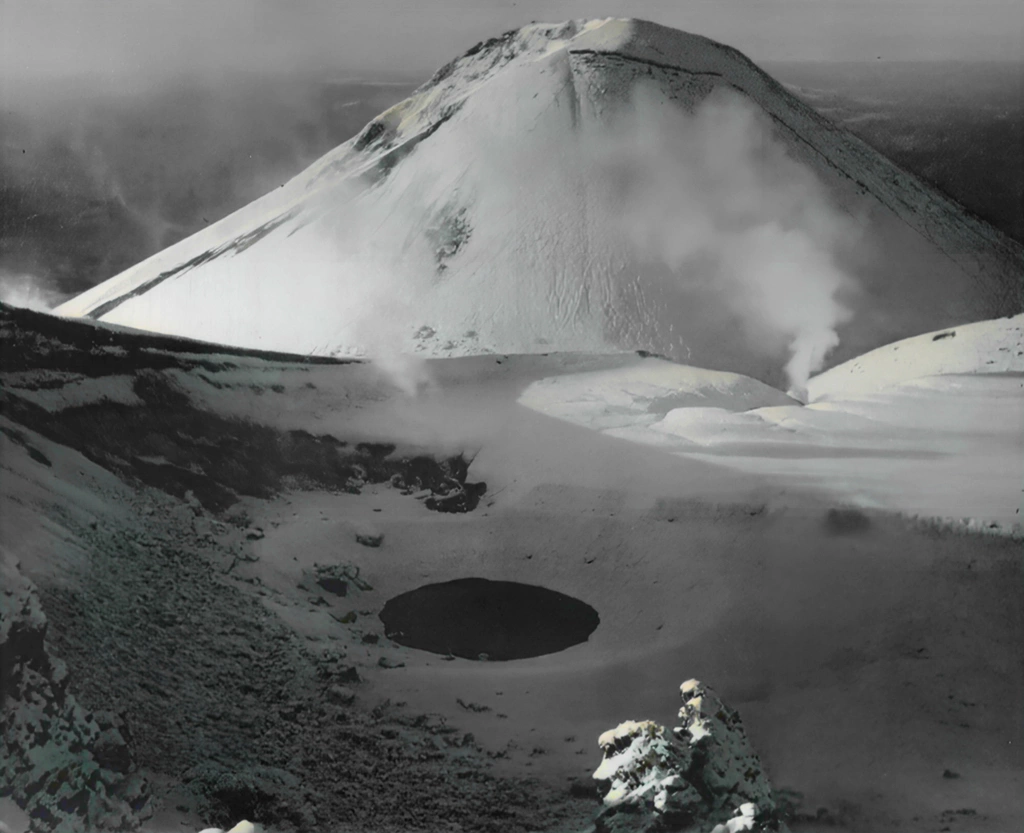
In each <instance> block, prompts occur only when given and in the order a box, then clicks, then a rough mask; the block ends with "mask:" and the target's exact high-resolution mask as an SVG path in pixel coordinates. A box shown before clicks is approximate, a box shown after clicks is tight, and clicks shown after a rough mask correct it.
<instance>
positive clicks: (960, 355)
mask: <svg viewBox="0 0 1024 833" xmlns="http://www.w3.org/2000/svg"><path fill="white" fill-rule="evenodd" d="M976 373H1024V314H1020V315H1015V316H1012V317H1010V318H997V319H995V320H992V321H979V322H977V323H975V324H964V325H962V326H959V327H953V328H951V329H948V330H940V331H937V332H931V333H925V334H924V335H919V336H914V337H913V338H907V339H904V340H903V341H897V342H895V343H894V344H887V345H885V346H884V347H879V348H878V349H877V350H872V351H871V352H869V353H865V354H864V355H863V356H859V357H858V358H856V359H851V360H850V361H848V362H845V363H844V364H841V365H839V366H838V367H833V368H832V369H831V370H829V371H826V372H825V373H822V374H820V375H818V376H815V377H813V378H812V379H811V380H810V382H809V383H808V385H807V390H808V394H809V396H810V401H811V402H815V401H819V400H822V399H836V398H840V397H847V396H857V395H860V394H865V393H873V392H876V391H880V390H884V389H886V388H891V387H893V386H895V385H899V384H901V383H903V382H909V381H911V380H914V379H922V378H924V377H927V376H946V375H952V374H976Z"/></svg>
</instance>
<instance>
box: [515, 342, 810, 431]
mask: <svg viewBox="0 0 1024 833" xmlns="http://www.w3.org/2000/svg"><path fill="white" fill-rule="evenodd" d="M519 402H520V404H522V405H525V406H526V407H528V408H531V409H532V410H535V411H539V412H540V413H542V414H547V415H548V416H553V417H556V418H558V419H563V420H565V421H567V422H572V423H574V424H576V425H582V426H585V427H587V428H593V429H596V430H599V431H605V430H609V429H617V428H626V427H634V426H650V425H653V424H655V423H657V422H659V421H660V420H661V419H662V418H663V417H664V416H665V415H666V414H669V413H672V412H675V411H677V410H681V409H690V408H694V409H700V410H701V411H702V412H706V411H710V410H712V409H717V410H720V411H722V412H723V413H731V412H734V411H748V410H750V409H752V408H763V407H768V406H772V405H797V404H799V403H797V402H796V401H795V400H793V399H790V397H788V396H786V394H784V393H783V392H782V391H780V390H777V389H776V388H772V387H769V386H768V385H765V384H763V383H762V382H758V381H757V380H756V379H751V378H749V377H748V376H741V375H739V374H737V373H725V372H722V371H717V370H705V369H704V368H700V367H689V366H687V365H681V364H673V363H672V362H667V361H664V360H662V359H650V358H649V359H638V360H637V361H636V362H635V363H632V364H630V365H627V366H625V367H616V368H611V369H607V370H595V371H590V372H586V373H575V374H571V375H566V376H554V377H550V378H547V379H541V380H539V381H537V382H534V383H533V384H532V385H530V387H528V388H527V389H526V390H525V391H524V392H523V394H522V395H521V396H520V397H519Z"/></svg>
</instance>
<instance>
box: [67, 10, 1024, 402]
mask: <svg viewBox="0 0 1024 833" xmlns="http://www.w3.org/2000/svg"><path fill="white" fill-rule="evenodd" d="M1022 264H1024V256H1022V250H1021V247H1020V246H1019V245H1017V244H1016V243H1013V242H1012V241H1009V240H1008V239H1006V238H1005V237H1003V236H1001V235H1000V234H999V233H998V232H996V231H994V230H993V229H991V228H990V227H988V226H986V225H985V224H983V223H981V222H979V221H976V220H974V219H973V218H971V217H968V216H966V215H965V214H964V213H963V211H962V210H961V209H960V208H959V207H958V206H957V205H955V204H954V203H952V202H951V201H950V200H948V199H947V198H946V197H944V196H942V195H941V194H939V193H937V192H935V191H934V190H932V189H930V188H928V187H927V186H925V185H924V184H922V183H921V182H920V181H918V180H917V179H915V178H914V177H912V176H910V175H909V174H907V173H905V172H903V171H901V170H900V169H899V168H897V167H896V166H894V165H893V164H892V163H890V162H889V161H888V160H886V159H884V158H883V157H881V156H880V155H879V154H877V153H876V152H875V151H873V150H872V149H871V148H869V147H868V146H867V145H865V144H864V143H863V142H860V141H859V140H857V139H856V138H854V137H853V136H851V135H850V134H847V133H846V132H844V131H842V130H839V129H837V128H836V127H835V126H834V125H832V124H831V123H830V122H828V121H827V120H826V119H824V118H823V117H821V116H820V115H818V114H816V113H815V112H814V111H812V110H811V109H810V108H808V107H807V106H806V105H804V104H803V103H801V102H800V101H799V100H797V99H796V98H795V97H793V96H792V95H790V94H789V93H788V92H786V91H785V90H784V89H783V88H782V87H781V85H779V84H778V83H776V82H775V81H774V80H773V79H772V78H770V77H769V76H768V75H766V74H765V73H763V72H762V71H761V70H759V69H758V68H757V67H756V66H754V65H753V64H752V63H751V62H750V61H749V60H747V59H746V58H745V57H743V56H742V55H741V54H739V53H738V52H736V51H735V50H733V49H731V48H729V47H726V46H722V45H720V44H717V43H714V42H713V41H710V40H707V39H706V38H702V37H699V36H696V35H690V34H686V33H683V32H679V31H675V30H672V29H667V28H664V27H661V26H658V25H655V24H652V23H646V22H641V21H634V20H618V19H608V20H596V21H575V22H568V23H564V24H558V25H541V24H536V25H531V26H527V27H525V28H523V29H520V30H518V31H513V32H509V33H506V34H505V35H503V36H501V37H499V38H493V39H491V40H489V41H487V42H485V43H482V44H478V45H477V46H476V47H474V48H473V49H470V50H469V51H468V52H467V53H466V54H465V55H463V56H462V57H460V58H458V59H457V60H455V61H453V62H451V63H449V64H448V65H446V66H445V67H443V68H442V69H440V70H439V71H438V72H437V73H436V74H435V75H434V77H433V78H432V79H431V80H430V81H429V82H428V83H427V84H425V85H424V86H423V87H421V88H420V89H419V90H418V91H417V92H416V93H415V94H414V95H413V96H412V97H410V98H409V99H407V100H406V101H404V102H402V103H400V104H398V105H396V106H395V107H393V108H391V109H390V110H388V111H387V112H385V113H382V114H381V115H380V116H379V117H378V118H376V119H374V120H373V121H372V122H371V123H370V124H369V125H367V127H366V128H365V129H364V130H363V131H362V132H361V133H360V135H359V136H357V137H355V138H354V139H352V140H351V141H349V142H346V143H345V144H343V145H341V146H340V147H338V148H337V149H336V150H334V151H332V152H331V153H329V154H327V155H326V156H325V157H323V158H322V159H321V160H319V161H318V162H317V163H315V164H314V165H312V166H311V167H310V168H309V169H308V170H306V171H305V172H303V173H302V174H301V175H299V176H298V177H296V178H295V179H293V180H292V181H291V182H289V183H287V184H286V185H284V186H282V187H281V188H279V189H277V190H276V191H274V192H273V193H271V194H268V195H267V196H265V197H263V198H262V199H260V200H257V201H256V202H254V203H252V204H251V205H249V206H247V207H245V208H243V209H241V210H240V211H238V212H236V213H235V214H233V215H231V216H230V217H227V218H225V219H224V220H222V221H221V222H219V223H217V224H215V225H213V226H211V227H209V228H207V229H205V230H203V231H202V232H199V233H197V234H196V235H194V236H192V237H190V238H188V239H186V240H183V241H181V242H180V243H178V244H176V245H175V246H173V247H171V248H169V249H167V250H165V251H163V252H160V253H159V254H157V255H155V256H153V257H151V258H149V259H148V260H146V261H144V262H143V263H141V264H139V265H137V266H135V267H133V268H132V269H129V270H127V271H126V272H124V273H122V274H121V275H118V276H116V277H114V278H112V279H110V280H109V281H107V282H105V283H103V284H101V285H99V286H97V287H95V288H93V289H92V290H89V291H88V292H86V293H84V294H82V295H81V296H79V297H77V298H75V299H73V300H71V301H69V302H68V303H66V304H64V305H63V306H62V307H60V308H58V312H59V313H60V314H62V315H75V316H83V315H87V316H90V317H93V318H97V319H102V320H104V321H109V322H112V323H121V324H126V325H129V326H133V327H138V328H142V329H150V330H155V331H160V332H168V333H175V334H181V335H187V336H191V337H195V338H200V339H206V340H210V341H217V342H223V343H228V344H234V345H240V346H247V347H262V348H267V349H280V350H289V351H293V352H301V353H314V354H324V355H359V354H363V353H370V354H374V355H378V356H379V355H381V354H386V353H393V352H407V353H408V352H412V353H417V354H420V355H423V356H457V355H469V354H477V353H485V352H489V351H492V352H501V353H512V352H517V353H524V352H548V351H551V350H575V351H595V352H597V351H600V352H608V351H609V350H614V349H627V350H633V349H645V350H651V351H654V352H658V353H661V354H663V355H665V356H667V357H669V358H672V359H675V360H681V361H686V362H688V363H693V364H698V365H702V366H706V367H710V368H714V369H720V370H731V371H735V372H741V373H745V374H747V375H751V376H755V377H757V378H759V379H762V380H763V381H768V382H771V383H773V384H781V383H782V381H783V369H784V368H785V372H786V375H788V382H789V383H791V384H795V385H797V386H798V387H801V386H802V385H803V383H804V382H805V381H806V379H807V377H808V376H809V374H810V373H812V372H813V371H814V370H816V369H819V368H820V367H822V366H823V365H824V364H825V363H826V362H828V363H835V362H837V361H842V360H845V359H847V358H851V357H852V356H855V355H858V354H859V353H861V352H863V351H865V350H867V349H871V348H874V347H877V346H879V345H880V344H885V343H887V342H890V341H893V340H895V339H898V338H903V337H906V336H909V335H914V334H917V333H920V332H923V331H926V330H932V329H935V328H937V327H945V326H949V325H952V324H954V323H959V322H961V321H964V320H978V319H983V318H992V317H995V316H998V315H1005V314H1007V313H1011V312H1017V311H1019V305H1018V300H1017V294H1018V284H1019V277H1020V274H1021V272H1022V268H1024V267H1022Z"/></svg>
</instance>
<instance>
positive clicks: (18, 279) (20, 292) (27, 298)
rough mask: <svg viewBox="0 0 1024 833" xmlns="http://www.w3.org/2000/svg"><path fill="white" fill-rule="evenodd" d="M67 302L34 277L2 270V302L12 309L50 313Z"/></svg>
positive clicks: (0, 287)
mask: <svg viewBox="0 0 1024 833" xmlns="http://www.w3.org/2000/svg"><path fill="white" fill-rule="evenodd" d="M63 300H65V296H63V295H61V294H60V293H59V292H54V291H53V290H52V289H49V288H48V287H47V286H46V285H45V283H44V282H43V281H42V280H41V279H39V278H37V277H35V276H33V275H26V274H22V273H16V272H8V271H7V270H4V269H0V301H3V302H4V303H5V304H9V305H10V306H12V307H21V308H22V309H31V310H35V311H37V312H49V311H50V310H51V309H53V308H54V307H55V306H57V305H58V304H60V303H61V302H62V301H63Z"/></svg>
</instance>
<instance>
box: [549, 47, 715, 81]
mask: <svg viewBox="0 0 1024 833" xmlns="http://www.w3.org/2000/svg"><path fill="white" fill-rule="evenodd" d="M566 51H567V52H568V53H569V54H570V55H594V56H595V57H605V58H610V57H613V56H614V57H616V58H621V59H622V60H623V61H632V62H633V63H635V64H644V65H645V66H652V67H657V68H658V69H667V70H669V71H671V72H681V73H683V74H684V75H713V76H715V77H716V78H724V77H725V76H724V75H723V74H722V73H720V72H715V71H714V70H710V69H708V70H703V69H684V68H683V67H677V66H673V65H672V64H663V63H661V61H652V60H650V59H648V58H635V57H633V56H632V55H623V54H622V53H621V52H602V51H601V50H599V49H567V50H566Z"/></svg>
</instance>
